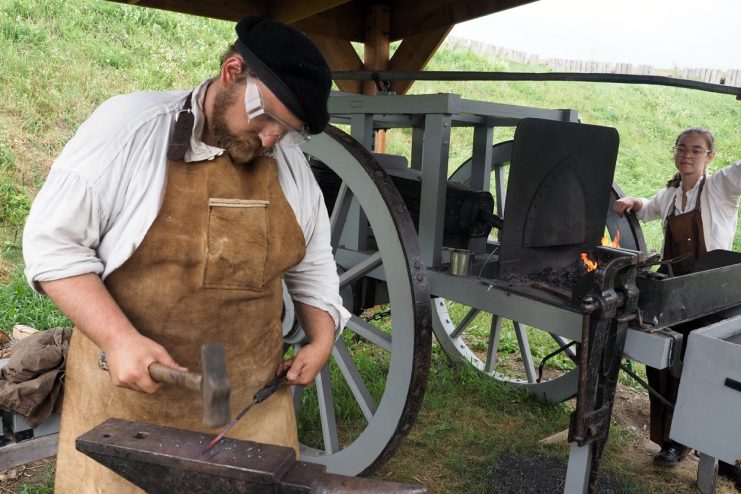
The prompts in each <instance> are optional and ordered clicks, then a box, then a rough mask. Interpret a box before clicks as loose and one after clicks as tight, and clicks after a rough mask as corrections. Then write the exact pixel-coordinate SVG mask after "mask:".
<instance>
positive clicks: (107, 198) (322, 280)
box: [23, 81, 350, 331]
mask: <svg viewBox="0 0 741 494" xmlns="http://www.w3.org/2000/svg"><path fill="white" fill-rule="evenodd" d="M207 85H208V81H206V82H204V83H202V84H201V85H199V86H198V87H197V88H196V89H195V91H194V93H193V113H194V117H195V124H194V129H193V133H192V135H191V140H190V149H189V150H188V152H187V153H186V156H185V161H186V162H194V161H203V160H209V159H213V158H215V157H216V156H218V155H220V154H222V153H223V152H224V150H223V149H221V148H216V147H212V146H209V145H207V144H205V143H204V142H202V141H201V140H200V136H201V133H202V131H203V126H204V114H203V99H204V96H205V93H206V87H207ZM187 94H188V92H187V91H171V92H157V93H133V94H126V95H122V96H116V97H113V98H111V99H109V100H108V101H106V102H104V103H103V104H102V105H101V106H100V107H98V108H97V109H96V110H95V112H93V114H92V115H91V116H90V117H89V118H88V119H87V120H86V121H85V122H84V123H83V124H82V125H81V126H80V128H79V129H78V131H77V134H76V135H75V136H74V137H73V138H72V139H71V140H70V141H69V143H67V145H66V146H65V147H64V149H63V150H62V153H61V154H60V155H59V157H58V158H57V159H56V160H55V161H54V163H53V164H52V167H51V169H50V172H49V176H48V178H47V180H46V182H45V184H44V186H43V187H42V188H41V190H40V191H39V193H38V195H37V196H36V199H35V200H34V202H33V205H32V207H31V212H30V214H29V216H28V220H27V223H26V227H25V229H24V232H23V257H24V260H25V263H26V269H25V274H26V277H27V279H28V281H29V283H30V284H31V285H32V286H33V287H34V288H35V289H37V290H38V285H37V283H38V282H40V281H52V280H58V279H62V278H68V277H71V276H77V275H82V274H87V273H97V274H99V275H100V276H101V278H102V279H105V278H106V277H107V276H108V275H109V274H111V273H112V272H113V271H115V270H116V269H117V268H118V267H119V266H121V265H122V264H123V263H124V262H125V261H126V260H127V259H128V258H129V257H131V255H132V254H133V253H134V251H135V250H136V248H137V247H138V246H139V244H140V243H141V242H142V240H143V239H144V236H145V234H146V233H147V231H148V230H149V227H150V226H151V224H152V222H153V221H154V219H155V218H156V216H157V213H158V212H159V209H160V205H161V201H162V199H163V196H164V185H165V179H166V175H167V157H166V154H167V148H168V144H169V142H170V136H171V133H172V130H173V128H174V122H175V119H176V117H177V114H178V112H179V111H180V109H181V108H182V106H183V104H184V102H185V97H186V95H187ZM274 149H275V150H274V157H275V159H276V162H277V164H278V176H279V180H280V184H281V188H282V189H283V193H284V195H285V197H286V199H287V200H288V203H289V204H290V205H291V208H292V209H293V212H294V213H295V215H296V219H297V221H298V224H299V225H300V227H301V230H302V231H303V234H304V239H305V240H306V254H305V256H304V258H303V260H302V261H301V262H300V263H299V264H298V265H296V266H294V267H293V268H291V269H290V270H289V271H288V272H287V273H286V275H285V282H286V286H287V287H288V291H289V293H290V294H291V297H292V299H293V300H294V301H297V302H301V303H305V304H307V305H311V306H313V307H317V308H319V309H322V310H324V311H326V312H328V313H329V314H330V315H331V316H332V318H333V319H334V322H335V325H336V329H337V331H339V330H341V329H342V328H343V327H344V325H345V323H346V322H347V320H348V319H349V317H350V314H349V313H348V312H347V310H345V308H344V307H343V306H342V299H341V298H340V295H339V279H338V276H337V270H336V266H335V261H334V258H333V256H332V251H331V246H330V227H329V217H328V215H327V210H326V207H325V205H324V199H323V197H322V193H321V190H320V189H319V186H318V184H317V183H316V180H315V179H314V176H313V174H312V172H311V170H310V168H309V166H308V164H307V162H306V158H305V157H304V155H303V153H302V152H301V149H300V148H297V147H290V146H283V145H281V144H280V143H278V144H277V145H276V146H275V148H274Z"/></svg>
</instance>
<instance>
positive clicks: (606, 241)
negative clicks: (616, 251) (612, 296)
mask: <svg viewBox="0 0 741 494" xmlns="http://www.w3.org/2000/svg"><path fill="white" fill-rule="evenodd" d="M601 245H609V246H610V247H620V231H617V232H616V234H615V238H614V239H612V240H609V239H608V238H607V233H605V234H604V235H602V243H601ZM581 260H582V262H583V263H584V265H585V266H586V267H587V273H589V272H590V271H594V270H595V269H597V263H596V262H595V261H592V260H591V259H590V258H589V256H588V255H587V253H586V252H582V253H581Z"/></svg>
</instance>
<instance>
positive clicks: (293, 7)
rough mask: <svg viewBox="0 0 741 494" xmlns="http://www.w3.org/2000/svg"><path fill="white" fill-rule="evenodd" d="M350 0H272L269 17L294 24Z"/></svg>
mask: <svg viewBox="0 0 741 494" xmlns="http://www.w3.org/2000/svg"><path fill="white" fill-rule="evenodd" d="M349 2H350V0H283V1H282V2H275V1H273V2H270V7H269V13H268V15H267V17H269V18H270V19H275V20H276V21H281V22H285V23H286V24H293V23H295V22H298V21H301V20H303V19H306V18H308V17H312V16H314V15H317V14H319V13H321V12H326V11H328V10H332V9H334V8H335V7H338V6H340V5H342V4H345V3H349Z"/></svg>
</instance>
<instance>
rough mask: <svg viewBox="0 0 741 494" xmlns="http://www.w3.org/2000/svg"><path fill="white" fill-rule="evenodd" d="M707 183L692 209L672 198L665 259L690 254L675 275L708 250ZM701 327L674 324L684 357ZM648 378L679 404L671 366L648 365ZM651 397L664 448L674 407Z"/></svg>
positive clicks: (654, 430) (656, 435)
mask: <svg viewBox="0 0 741 494" xmlns="http://www.w3.org/2000/svg"><path fill="white" fill-rule="evenodd" d="M704 186H705V180H704V178H703V181H702V182H700V187H699V190H698V191H697V199H696V202H695V208H694V209H693V210H692V211H688V212H686V213H682V214H675V212H676V207H675V205H674V200H672V205H671V208H670V209H669V213H668V215H667V218H666V231H665V233H664V255H663V259H664V260H665V261H667V260H669V259H676V258H677V257H680V256H685V255H689V257H687V258H686V259H684V260H680V261H677V262H673V263H671V267H672V273H673V274H674V275H683V274H689V273H691V272H692V270H693V268H694V265H695V261H696V260H697V258H698V257H699V256H701V255H703V254H705V253H706V252H707V249H706V248H705V232H704V230H703V226H702V214H701V213H702V211H701V208H700V197H701V195H702V189H703V187H704ZM698 327H700V326H698V324H697V322H696V321H690V322H688V323H683V324H678V325H676V326H674V327H672V330H674V331H676V332H678V333H681V334H682V335H684V339H683V341H682V348H681V357H682V358H684V351H685V348H686V344H687V335H688V334H689V333H690V331H692V330H693V329H696V328H698ZM646 377H648V384H649V386H651V387H652V388H653V389H655V390H656V391H658V392H659V394H661V396H663V397H664V398H666V399H667V401H669V402H670V403H672V404H674V403H676V401H677V392H678V391H679V379H678V378H676V377H674V376H672V374H671V372H670V371H669V370H668V369H663V370H657V369H654V368H651V367H648V366H646ZM649 400H650V402H651V418H650V423H651V431H650V432H651V441H653V442H655V443H656V444H658V445H659V446H662V447H663V446H665V445H667V444H668V443H669V442H670V439H669V431H670V429H671V425H672V416H673V410H672V409H671V408H669V407H667V406H666V405H664V404H663V403H662V402H660V401H659V400H658V399H656V398H654V397H653V396H652V395H650V394H649Z"/></svg>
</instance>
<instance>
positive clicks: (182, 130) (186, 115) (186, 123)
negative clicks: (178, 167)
mask: <svg viewBox="0 0 741 494" xmlns="http://www.w3.org/2000/svg"><path fill="white" fill-rule="evenodd" d="M192 98H193V93H192V92H191V93H189V94H188V96H187V97H186V98H185V104H184V105H183V108H182V110H180V111H179V112H178V116H177V121H176V122H175V131H174V132H173V133H172V140H171V141H170V147H169V148H167V159H168V160H171V161H182V160H183V159H184V158H185V152H186V151H187V150H188V146H189V145H190V137H191V135H192V134H193V122H194V120H195V119H194V117H193V111H192V109H191V108H192V106H191V100H192Z"/></svg>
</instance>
